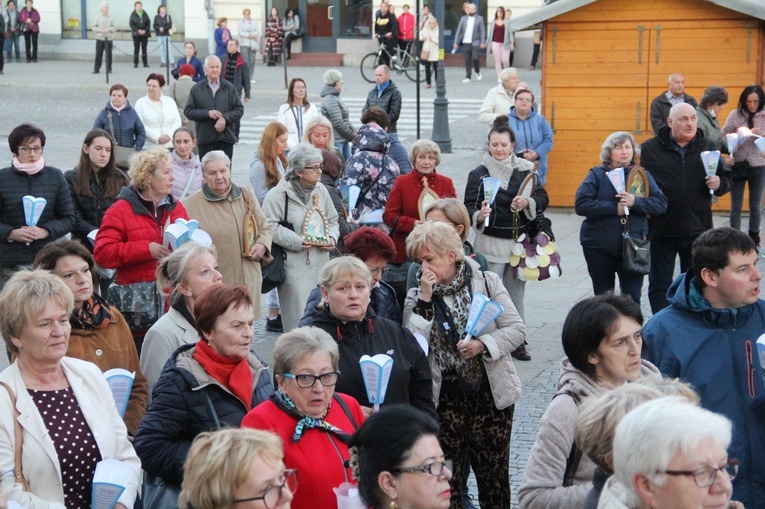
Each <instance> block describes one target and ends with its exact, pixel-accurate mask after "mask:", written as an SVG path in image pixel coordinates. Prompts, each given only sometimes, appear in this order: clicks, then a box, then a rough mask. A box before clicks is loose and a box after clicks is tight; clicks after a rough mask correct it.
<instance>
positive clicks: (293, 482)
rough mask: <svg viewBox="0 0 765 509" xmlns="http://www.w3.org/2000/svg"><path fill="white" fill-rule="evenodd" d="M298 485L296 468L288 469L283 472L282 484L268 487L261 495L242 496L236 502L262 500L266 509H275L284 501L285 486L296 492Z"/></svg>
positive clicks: (291, 491)
mask: <svg viewBox="0 0 765 509" xmlns="http://www.w3.org/2000/svg"><path fill="white" fill-rule="evenodd" d="M297 485H298V473H297V470H295V469H287V470H285V471H284V474H282V483H281V484H274V485H273V486H271V487H270V488H268V489H267V490H266V491H265V493H263V495H262V496H260V497H252V498H240V499H237V500H234V503H235V504H239V503H243V502H252V501H255V500H262V501H263V505H264V506H266V509H275V508H276V506H278V505H279V503H280V502H281V501H282V498H283V496H284V488H285V487H286V488H287V489H288V490H290V493H295V492H296V491H297Z"/></svg>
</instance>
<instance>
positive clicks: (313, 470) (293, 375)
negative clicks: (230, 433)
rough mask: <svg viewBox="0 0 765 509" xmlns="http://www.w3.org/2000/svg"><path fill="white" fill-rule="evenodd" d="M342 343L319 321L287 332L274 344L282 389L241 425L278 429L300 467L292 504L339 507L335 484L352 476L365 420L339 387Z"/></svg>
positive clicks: (288, 459) (289, 464)
mask: <svg viewBox="0 0 765 509" xmlns="http://www.w3.org/2000/svg"><path fill="white" fill-rule="evenodd" d="M338 361H339V354H338V348H337V343H336V342H335V341H334V340H333V339H332V338H331V337H330V336H329V334H327V333H326V332H324V331H322V330H320V329H317V328H315V327H301V328H299V329H295V330H293V331H291V332H287V333H286V334H282V336H281V337H279V339H277V340H276V343H275V344H274V362H273V370H274V378H275V379H276V383H277V384H278V385H277V390H276V392H274V394H273V395H272V396H271V397H270V398H269V400H268V401H266V402H265V403H262V404H260V405H258V406H257V407H256V408H254V409H252V410H251V411H250V412H249V413H248V414H247V415H246V416H245V418H244V420H243V421H242V427H244V428H255V429H260V430H264V431H270V432H272V433H275V434H276V435H278V436H279V437H280V438H281V439H282V444H283V445H284V465H285V466H286V468H288V469H295V470H297V471H298V472H300V490H299V491H298V492H297V493H294V498H293V500H292V505H291V507H292V509H315V508H318V507H322V508H325V507H337V498H336V496H335V494H334V492H333V491H332V488H335V487H338V486H339V485H340V484H342V483H344V482H353V478H352V475H351V470H350V468H347V467H346V461H348V460H349V459H350V453H349V452H348V442H349V440H350V438H351V435H352V434H353V433H354V432H355V431H356V429H358V427H359V426H361V424H362V423H363V422H364V412H362V410H361V407H360V406H359V404H358V402H357V401H356V400H355V399H353V398H352V397H351V396H348V395H345V394H339V393H336V392H335V386H336V385H337V381H338V379H339V378H340V370H339V368H338Z"/></svg>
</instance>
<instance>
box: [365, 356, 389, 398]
mask: <svg viewBox="0 0 765 509" xmlns="http://www.w3.org/2000/svg"><path fill="white" fill-rule="evenodd" d="M359 365H360V366H361V374H362V375H363V376H364V386H365V387H366V389H367V398H368V399H369V402H370V403H372V404H373V405H374V406H375V410H379V409H380V405H381V404H382V403H383V402H384V401H385V393H386V392H387V391H388V382H389V381H390V374H391V371H392V370H393V359H392V358H391V357H390V355H386V354H384V353H379V354H377V355H375V356H374V357H370V356H369V355H362V356H361V359H359Z"/></svg>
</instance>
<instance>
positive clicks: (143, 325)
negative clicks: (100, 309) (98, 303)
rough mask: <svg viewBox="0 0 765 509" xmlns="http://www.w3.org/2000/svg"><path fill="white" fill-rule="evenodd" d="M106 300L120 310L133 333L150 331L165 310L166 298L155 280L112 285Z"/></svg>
mask: <svg viewBox="0 0 765 509" xmlns="http://www.w3.org/2000/svg"><path fill="white" fill-rule="evenodd" d="M106 300H107V301H108V302H109V304H111V305H112V306H114V307H116V308H117V309H119V310H120V313H122V315H123V316H124V317H125V321H126V322H127V324H128V327H130V330H131V332H133V334H140V333H145V332H146V331H148V330H149V329H150V328H151V326H152V325H154V322H156V321H157V320H158V319H159V317H160V316H162V312H163V310H164V299H163V298H162V295H160V293H159V290H158V289H157V283H156V282H154V281H149V282H145V283H133V284H130V285H112V286H110V287H109V291H108V293H107V295H106Z"/></svg>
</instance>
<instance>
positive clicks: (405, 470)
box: [390, 460, 454, 477]
mask: <svg viewBox="0 0 765 509" xmlns="http://www.w3.org/2000/svg"><path fill="white" fill-rule="evenodd" d="M444 469H446V470H448V471H449V472H453V471H454V465H453V464H452V460H446V461H434V462H433V463H428V464H427V465H420V466H419V467H399V468H393V469H391V471H390V472H391V474H413V473H421V474H430V475H434V476H436V477H440V476H441V475H443V473H444Z"/></svg>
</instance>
